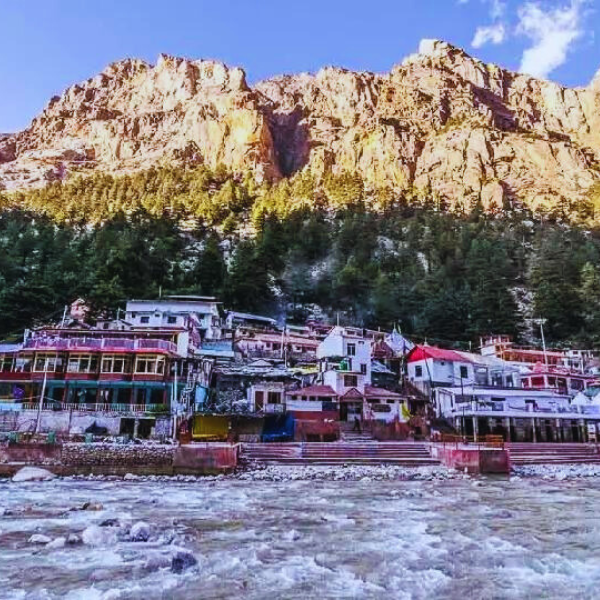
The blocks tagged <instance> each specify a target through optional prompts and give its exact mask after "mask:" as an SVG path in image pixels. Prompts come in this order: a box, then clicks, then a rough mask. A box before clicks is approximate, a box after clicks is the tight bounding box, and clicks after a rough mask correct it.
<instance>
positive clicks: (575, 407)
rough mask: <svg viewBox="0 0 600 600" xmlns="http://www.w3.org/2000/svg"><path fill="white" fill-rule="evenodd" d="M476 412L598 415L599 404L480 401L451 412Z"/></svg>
mask: <svg viewBox="0 0 600 600" xmlns="http://www.w3.org/2000/svg"><path fill="white" fill-rule="evenodd" d="M478 412H493V413H503V412H519V413H523V415H524V416H525V415H535V414H543V415H565V414H582V415H596V414H597V415H600V405H585V404H571V405H570V406H556V407H551V406H534V405H533V404H530V405H526V406H523V405H521V406H511V405H510V404H504V403H501V402H498V403H490V404H481V403H469V405H468V406H464V407H462V406H456V407H454V409H453V411H452V414H454V415H455V416H456V415H458V416H460V415H462V414H463V413H464V414H469V413H478Z"/></svg>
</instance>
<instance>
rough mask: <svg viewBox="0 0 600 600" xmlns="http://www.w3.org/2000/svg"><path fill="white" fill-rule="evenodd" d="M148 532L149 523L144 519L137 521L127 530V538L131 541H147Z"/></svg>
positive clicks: (148, 537)
mask: <svg viewBox="0 0 600 600" xmlns="http://www.w3.org/2000/svg"><path fill="white" fill-rule="evenodd" d="M150 533H151V531H150V525H148V523H146V522H144V521H138V522H137V523H134V524H133V526H132V527H131V529H130V530H129V539H131V541H132V542H147V541H148V540H149V539H150Z"/></svg>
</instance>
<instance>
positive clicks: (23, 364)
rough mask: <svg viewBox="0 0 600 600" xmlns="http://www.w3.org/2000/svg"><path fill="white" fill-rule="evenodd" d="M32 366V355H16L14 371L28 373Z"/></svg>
mask: <svg viewBox="0 0 600 600" xmlns="http://www.w3.org/2000/svg"><path fill="white" fill-rule="evenodd" d="M32 367H33V356H17V359H16V360H15V372H16V373H29V372H30V371H31V368H32Z"/></svg>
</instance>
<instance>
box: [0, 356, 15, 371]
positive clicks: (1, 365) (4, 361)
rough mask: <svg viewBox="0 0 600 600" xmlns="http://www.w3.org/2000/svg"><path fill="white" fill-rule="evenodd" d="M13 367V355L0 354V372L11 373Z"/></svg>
mask: <svg viewBox="0 0 600 600" xmlns="http://www.w3.org/2000/svg"><path fill="white" fill-rule="evenodd" d="M12 366H13V355H12V354H0V371H2V372H3V373H6V372H9V371H12Z"/></svg>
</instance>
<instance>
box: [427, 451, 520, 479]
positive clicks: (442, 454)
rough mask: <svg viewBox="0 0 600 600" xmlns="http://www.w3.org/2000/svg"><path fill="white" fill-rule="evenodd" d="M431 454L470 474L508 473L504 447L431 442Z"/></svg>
mask: <svg viewBox="0 0 600 600" xmlns="http://www.w3.org/2000/svg"><path fill="white" fill-rule="evenodd" d="M431 456H432V457H433V458H437V459H438V460H439V461H440V462H441V463H442V464H443V465H444V466H446V467H449V468H451V469H458V470H459V471H465V470H466V472H467V473H471V474H486V473H489V474H492V473H503V474H508V473H510V453H509V452H508V450H507V449H505V448H478V447H469V446H461V445H458V446H455V445H453V444H452V445H448V446H445V445H443V444H432V446H431Z"/></svg>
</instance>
